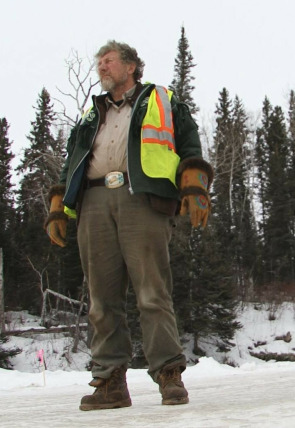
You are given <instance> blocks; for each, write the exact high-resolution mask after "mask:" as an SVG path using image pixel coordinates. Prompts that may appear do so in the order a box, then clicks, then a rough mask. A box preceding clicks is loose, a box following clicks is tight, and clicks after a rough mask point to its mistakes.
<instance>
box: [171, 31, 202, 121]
mask: <svg viewBox="0 0 295 428" xmlns="http://www.w3.org/2000/svg"><path fill="white" fill-rule="evenodd" d="M193 67H195V64H194V63H193V56H192V54H191V52H190V50H189V43H188V40H187V37H186V35H185V29H184V27H183V26H182V27H181V36H180V39H179V42H178V53H177V56H176V58H175V66H174V78H173V80H172V83H171V85H170V86H169V89H171V90H172V91H173V92H174V93H175V95H176V97H177V98H178V99H179V101H181V102H184V103H186V104H187V105H188V106H189V108H190V111H191V114H195V113H197V111H198V108H197V106H196V104H195V102H194V99H193V96H192V92H193V90H194V89H195V87H194V86H193V85H192V81H193V80H194V79H195V77H194V76H192V74H191V70H192V68H193Z"/></svg>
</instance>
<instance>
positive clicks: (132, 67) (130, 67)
mask: <svg viewBox="0 0 295 428" xmlns="http://www.w3.org/2000/svg"><path fill="white" fill-rule="evenodd" d="M135 69H136V64H135V63H134V62H132V63H130V64H128V70H127V72H128V74H133V73H134V72H135Z"/></svg>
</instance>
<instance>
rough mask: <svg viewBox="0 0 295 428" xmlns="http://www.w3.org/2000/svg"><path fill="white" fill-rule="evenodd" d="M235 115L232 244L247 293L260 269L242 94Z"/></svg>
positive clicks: (239, 281) (238, 276) (238, 277)
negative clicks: (257, 267) (258, 267)
mask: <svg viewBox="0 0 295 428" xmlns="http://www.w3.org/2000/svg"><path fill="white" fill-rule="evenodd" d="M232 119H233V123H232V134H233V146H232V165H233V171H232V182H231V192H230V193H231V195H232V196H231V200H232V215H231V217H232V228H233V241H232V248H233V260H234V267H235V272H236V274H235V278H236V280H237V285H238V286H239V290H240V294H241V296H245V294H246V290H247V288H248V286H249V281H250V282H253V277H252V276H253V273H256V269H254V268H256V266H255V264H256V258H257V234H256V223H255V217H254V212H253V211H252V205H251V200H250V189H249V182H250V178H249V172H250V171H251V158H252V156H251V155H252V154H251V149H250V146H249V144H248V136H249V130H248V127H247V120H248V118H247V115H246V113H245V110H244V108H243V105H242V103H241V101H240V100H239V98H238V97H236V98H235V101H234V108H233V116H232Z"/></svg>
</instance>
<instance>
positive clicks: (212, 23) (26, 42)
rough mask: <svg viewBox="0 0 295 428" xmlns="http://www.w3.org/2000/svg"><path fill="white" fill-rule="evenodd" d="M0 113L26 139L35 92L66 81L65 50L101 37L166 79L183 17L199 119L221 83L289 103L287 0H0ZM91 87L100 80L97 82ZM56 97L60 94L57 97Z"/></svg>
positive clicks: (292, 8) (258, 100) (88, 47)
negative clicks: (131, 51)
mask: <svg viewBox="0 0 295 428" xmlns="http://www.w3.org/2000/svg"><path fill="white" fill-rule="evenodd" d="M0 5H1V9H0V10H1V26H0V58H1V67H0V117H6V119H7V120H8V122H9V123H10V133H9V137H10V139H11V140H13V141H14V142H15V143H14V146H13V148H14V150H15V152H16V153H19V149H20V148H21V147H24V146H25V145H27V144H28V141H27V139H26V135H28V134H29V132H30V129H31V121H32V120H34V119H35V111H34V109H33V106H36V101H37V98H38V94H39V93H40V92H41V90H42V88H43V87H45V88H46V89H47V90H48V91H49V93H50V95H51V97H58V96H59V94H58V91H57V89H56V87H59V88H61V89H65V88H67V85H68V81H67V69H66V66H65V59H66V58H68V56H69V54H70V51H71V49H72V48H73V49H76V50H78V52H79V54H80V56H82V57H87V56H89V57H92V56H93V54H94V53H95V52H96V51H97V50H98V49H99V47H100V46H101V45H103V44H105V42H106V41H107V40H109V39H116V40H118V41H123V42H127V43H129V44H130V45H132V46H133V47H135V48H136V49H137V51H138V53H139V56H140V57H141V58H142V59H143V60H144V61H145V63H146V67H145V73H144V78H143V81H150V82H155V83H158V84H163V85H169V84H170V83H171V81H172V78H173V70H174V60H175V56H176V54H177V45H178V41H179V38H180V29H181V25H184V27H185V31H186V36H187V39H188V42H189V46H190V51H191V53H192V55H193V57H194V61H195V63H196V64H197V66H196V67H195V68H194V69H193V70H194V76H195V78H196V79H195V81H194V85H195V87H196V90H195V100H196V103H197V105H198V106H199V107H200V109H201V112H200V117H202V116H203V117H204V116H210V115H212V114H213V111H214V109H215V104H216V103H217V101H218V96H219V92H220V91H221V90H222V88H223V87H226V88H227V89H228V90H229V93H230V96H231V98H234V96H235V95H238V96H239V97H240V99H241V100H242V101H243V103H244V106H245V108H246V110H247V111H250V112H254V113H256V112H257V111H258V110H260V109H261V107H262V103H263V99H264V97H265V95H267V96H268V97H269V99H270V101H271V103H272V104H273V105H281V106H282V107H283V108H287V100H288V95H289V92H290V90H291V89H295V55H294V47H293V44H294V40H295V25H294V19H295V2H294V0H206V1H203V0H182V1H175V0H149V1H148V2H139V1H138V0H124V1H121V0H113V1H112V2H107V1H105V2H102V1H99V0H83V1H82V0H79V1H78V0H26V1H24V0H9V1H7V0H0ZM98 90H99V88H98ZM59 98H60V96H59Z"/></svg>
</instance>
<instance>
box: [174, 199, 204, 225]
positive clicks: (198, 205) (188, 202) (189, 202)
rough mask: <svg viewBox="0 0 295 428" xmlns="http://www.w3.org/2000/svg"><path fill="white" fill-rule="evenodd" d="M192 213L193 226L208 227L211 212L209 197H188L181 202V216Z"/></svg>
mask: <svg viewBox="0 0 295 428" xmlns="http://www.w3.org/2000/svg"><path fill="white" fill-rule="evenodd" d="M188 212H189V213H190V218H191V224H192V226H193V227H198V226H199V225H201V226H202V227H204V228H205V227H206V225H207V220H208V216H209V212H210V201H209V196H207V197H206V196H204V195H188V196H184V197H183V198H182V200H181V208H180V215H182V216H184V215H186V214H187V213H188Z"/></svg>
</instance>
